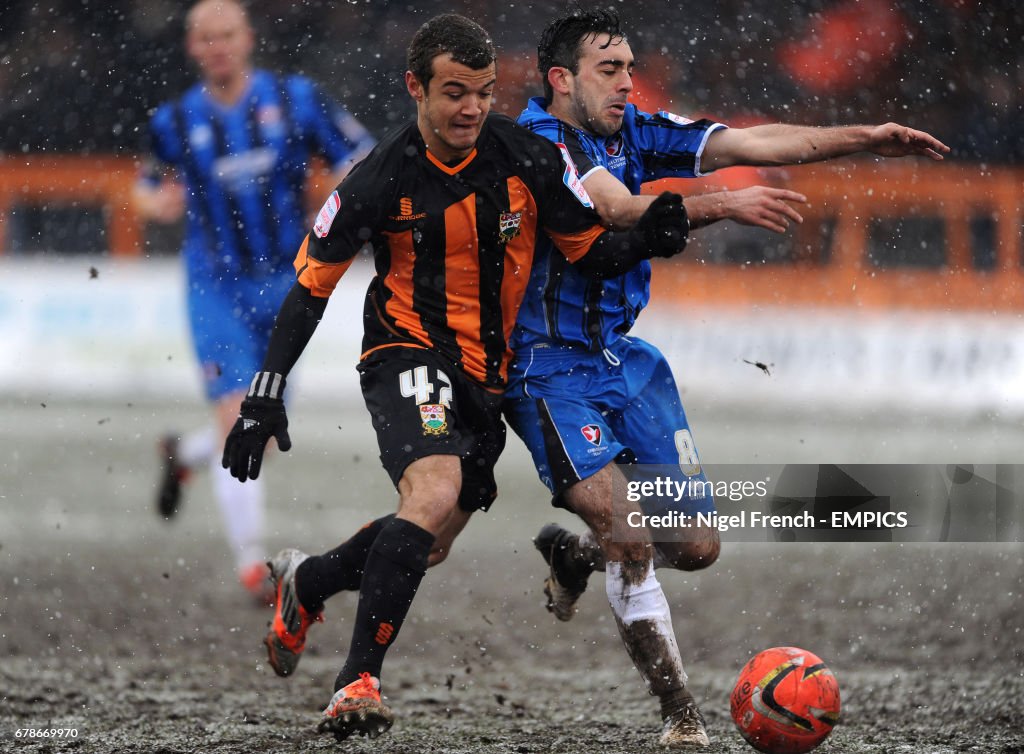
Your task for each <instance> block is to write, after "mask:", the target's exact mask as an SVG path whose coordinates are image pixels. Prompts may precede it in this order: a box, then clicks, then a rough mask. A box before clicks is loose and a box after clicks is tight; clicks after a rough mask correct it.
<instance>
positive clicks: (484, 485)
mask: <svg viewBox="0 0 1024 754" xmlns="http://www.w3.org/2000/svg"><path fill="white" fill-rule="evenodd" d="M358 369H359V384H360V386H361V387H362V390H363V400H364V401H366V409H367V411H369V412H370V418H371V420H372V421H373V428H374V430H376V432H377V444H378V445H379V447H380V461H381V463H382V464H383V465H384V468H385V470H386V471H387V472H388V474H390V475H391V481H392V482H393V483H394V484H395V486H396V487H397V486H398V481H399V480H400V479H401V478H402V474H404V473H405V469H406V467H408V465H409V464H410V463H412V462H413V461H416V460H419V459H420V458H426V457H428V456H437V455H454V456H459V457H460V458H461V459H462V487H461V491H460V493H459V507H460V508H462V509H463V510H465V511H475V510H487V509H488V508H489V507H490V506H491V503H492V502H494V498H495V497H496V496H497V494H498V486H497V484H496V483H495V481H494V464H495V463H497V461H498V456H500V455H501V451H502V450H504V448H505V424H504V423H503V422H502V420H501V401H502V396H501V395H500V394H495V393H491V392H488V391H487V390H485V389H484V388H483V387H481V386H480V385H479V384H477V383H476V382H474V381H472V380H471V379H469V378H468V377H466V375H465V374H464V373H463V372H462V370H461V369H459V368H458V367H457V366H455V365H453V364H451V363H450V362H449V361H448V360H446V359H442V358H440V357H438V356H437V355H436V354H434V353H432V352H431V351H427V350H426V349H422V348H405V347H401V346H397V347H391V348H382V349H380V350H379V351H377V352H376V353H373V354H371V355H370V356H369V357H368V358H367V359H366V360H365V361H362V362H361V363H360V364H359V366H358Z"/></svg>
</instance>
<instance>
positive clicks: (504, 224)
mask: <svg viewBox="0 0 1024 754" xmlns="http://www.w3.org/2000/svg"><path fill="white" fill-rule="evenodd" d="M522 221H523V213H522V212H502V213H501V215H500V216H499V217H498V243H508V242H509V241H511V240H512V239H513V238H515V237H516V236H518V235H519V224H520V223H521V222H522Z"/></svg>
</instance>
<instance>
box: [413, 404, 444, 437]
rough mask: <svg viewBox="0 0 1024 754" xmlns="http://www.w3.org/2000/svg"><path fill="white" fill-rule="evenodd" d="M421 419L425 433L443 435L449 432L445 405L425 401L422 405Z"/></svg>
mask: <svg viewBox="0 0 1024 754" xmlns="http://www.w3.org/2000/svg"><path fill="white" fill-rule="evenodd" d="M420 420H421V421H422V422H423V434H425V435H443V434H445V433H447V432H448V420H447V417H446V416H445V413H444V406H442V405H441V404H440V403H424V404H422V405H420Z"/></svg>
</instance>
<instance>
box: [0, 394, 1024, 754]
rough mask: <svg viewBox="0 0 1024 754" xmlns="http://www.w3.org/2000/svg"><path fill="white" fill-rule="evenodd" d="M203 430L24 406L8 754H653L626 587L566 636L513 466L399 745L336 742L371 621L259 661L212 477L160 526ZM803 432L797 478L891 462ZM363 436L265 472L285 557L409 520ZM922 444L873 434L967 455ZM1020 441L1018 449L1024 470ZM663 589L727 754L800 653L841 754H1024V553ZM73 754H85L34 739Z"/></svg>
mask: <svg viewBox="0 0 1024 754" xmlns="http://www.w3.org/2000/svg"><path fill="white" fill-rule="evenodd" d="M43 403H45V404H46V405H45V406H43V405H42V404H43ZM692 413H693V412H692V411H691V422H693V423H694V424H695V426H697V427H700V426H701V424H700V420H697V421H695V420H694V417H693V415H692ZM201 416H202V414H201V413H200V412H199V409H198V408H197V407H195V406H191V405H188V406H153V405H131V406H129V405H127V403H108V404H80V403H75V404H69V403H67V402H65V401H61V400H60V399H54V398H50V399H47V397H45V396H43V397H42V398H41V399H39V400H37V399H35V398H33V399H31V400H28V399H21V400H18V401H10V402H8V403H7V404H5V406H4V409H3V419H4V421H3V426H2V427H0V750H2V751H8V750H10V751H25V752H47V751H54V752H57V751H81V752H92V751H96V752H108V751H109V752H164V753H166V754H170V753H171V752H283V751H299V750H330V751H335V750H347V751H351V752H370V751H372V752H374V753H375V754H377V753H378V752H379V753H381V754H383V753H386V752H395V753H396V754H397V753H398V752H402V753H405V752H442V751H444V752H493V753H494V754H499V753H500V754H511V753H513V752H515V753H517V754H518V753H527V752H563V751H565V752H570V751H572V752H576V751H583V752H607V753H608V754H611V753H613V752H646V751H651V750H656V748H657V747H656V745H655V743H656V740H657V733H658V729H659V719H658V716H657V705H656V703H655V702H654V700H653V699H652V698H650V697H648V696H646V694H645V692H644V691H643V688H642V684H641V682H640V680H639V676H638V675H637V674H636V672H635V671H634V670H633V668H632V666H631V665H630V664H629V661H628V659H627V658H626V656H625V653H624V651H623V650H622V648H621V645H620V643H619V640H618V638H617V634H616V632H615V628H614V624H613V622H612V620H611V616H610V614H609V611H608V608H607V604H606V602H605V600H604V589H603V584H602V582H601V581H600V580H596V581H594V582H593V585H592V587H591V589H590V591H589V592H588V593H587V594H586V595H585V596H584V599H583V600H582V606H581V612H580V614H579V615H578V616H577V617H576V619H575V620H574V621H572V622H571V623H568V624H560V623H558V622H557V621H555V620H554V618H553V617H551V616H550V615H549V614H548V613H546V612H545V611H544V609H543V606H542V599H543V598H542V596H541V591H540V590H541V583H542V579H543V568H542V563H541V560H540V558H539V556H538V555H537V554H536V553H535V552H534V551H533V549H532V546H531V544H530V537H531V536H532V535H533V534H534V533H535V532H536V529H537V528H538V527H539V526H540V524H542V523H544V522H545V521H547V520H549V519H553V520H560V521H564V522H566V523H570V522H571V521H572V519H571V517H568V516H566V515H565V514H564V513H553V512H552V511H551V509H550V508H549V507H548V505H547V503H546V501H545V497H544V495H543V490H542V488H541V487H540V485H539V483H538V482H537V481H536V479H535V478H534V476H533V474H532V470H531V469H530V467H529V464H528V459H527V458H526V457H525V455H524V454H523V453H522V451H521V450H520V449H519V448H518V445H517V444H516V441H514V440H513V441H512V442H511V443H510V453H509V454H508V455H507V457H506V458H505V459H504V460H503V464H502V468H501V475H500V479H499V483H500V484H501V485H502V490H503V496H502V497H501V498H500V499H499V501H498V503H497V504H496V506H495V508H494V510H493V511H492V513H490V514H487V515H486V516H478V517H477V518H476V519H475V520H474V521H473V522H472V523H471V524H470V528H469V529H468V530H467V532H466V533H465V535H464V537H463V539H462V540H460V543H459V547H458V549H457V551H456V552H455V553H454V554H453V556H452V557H451V558H450V559H449V561H448V562H447V563H446V564H444V565H443V566H441V567H440V568H438V569H437V570H435V571H432V572H430V573H429V574H428V577H427V579H426V580H425V582H424V586H423V588H422V589H421V591H420V594H419V596H418V597H417V601H416V603H415V605H414V607H413V612H412V618H411V619H410V621H408V622H407V623H406V625H405V627H404V628H403V632H402V636H401V637H400V639H399V641H398V644H397V645H396V647H395V649H394V650H393V651H392V652H391V653H390V655H389V657H388V662H387V664H386V666H385V678H384V682H385V694H386V695H387V697H388V698H389V701H390V703H391V704H392V706H393V708H394V709H395V711H396V714H397V716H398V718H397V722H396V724H395V727H394V728H393V729H392V730H391V732H389V733H388V734H386V735H385V736H384V737H383V738H381V739H378V740H377V741H375V742H373V743H368V742H366V741H365V740H361V739H360V740H354V741H350V742H347V743H345V744H338V743H336V742H335V741H334V740H333V739H332V738H329V737H324V736H320V735H318V734H317V733H316V732H315V724H316V721H317V719H318V716H319V712H320V710H321V709H322V707H323V706H324V705H325V704H326V702H327V700H328V699H329V697H330V689H331V684H332V682H333V678H334V675H335V673H336V672H337V669H338V668H339V667H340V665H341V662H342V659H343V657H344V650H345V644H346V641H347V638H348V631H349V628H350V623H349V617H350V616H351V615H353V614H354V607H355V599H354V597H353V596H352V595H342V596H340V597H338V598H336V599H335V600H333V601H332V602H330V603H329V604H328V609H327V622H326V623H325V624H324V625H320V626H316V627H315V628H314V629H313V631H312V633H311V642H310V643H311V648H310V650H309V651H308V652H307V655H306V656H305V657H304V658H303V660H302V664H301V665H300V666H299V670H298V672H297V673H296V675H295V676H294V677H292V678H290V679H287V680H285V679H280V678H277V677H276V676H275V675H274V674H273V672H272V671H270V669H269V668H268V667H267V665H266V662H265V656H264V653H263V650H262V647H261V644H260V640H261V638H262V635H263V633H264V631H265V626H266V622H267V620H268V616H269V614H268V612H267V611H266V610H263V609H259V608H256V607H254V606H252V605H251V604H249V602H248V601H247V599H246V598H245V597H244V595H242V594H241V593H240V591H239V589H238V587H237V586H236V585H235V583H234V579H233V576H232V574H231V569H230V562H229V558H228V556H227V554H226V552H225V547H224V545H223V544H222V542H221V538H220V533H219V528H218V527H219V524H218V520H217V517H216V515H215V513H214V511H213V506H212V502H211V499H210V494H209V491H208V482H207V480H206V478H205V477H200V478H199V479H197V480H196V484H195V485H193V487H192V488H191V489H190V495H189V497H188V499H187V500H186V503H185V505H184V507H183V509H182V511H181V513H180V515H179V517H178V518H177V519H176V520H174V521H173V522H171V523H170V524H166V523H162V522H160V521H158V520H157V519H156V517H155V514H154V513H153V510H152V501H151V497H152V493H153V487H154V482H155V470H156V466H155V459H154V450H153V438H154V437H155V436H156V434H158V433H159V432H160V431H161V430H162V429H163V428H164V427H166V426H168V425H170V424H173V423H177V424H178V426H190V424H191V423H194V422H198V421H199V419H200V417H201ZM339 416H340V417H341V418H340V419H339V418H338V417H339ZM701 419H703V420H704V425H705V426H706V427H707V428H708V429H707V430H706V431H704V432H703V433H702V432H701V431H700V430H698V432H697V437H698V442H702V451H703V454H704V456H705V458H706V459H707V458H708V456H709V454H711V455H715V454H716V453H717V454H719V455H724V454H725V453H726V451H728V452H731V453H740V454H742V453H743V452H744V446H743V443H744V442H746V443H747V444H748V445H749V446H750V447H754V445H753V441H752V440H750V439H749V437H750V433H751V432H753V433H754V434H755V435H756V434H757V433H758V432H767V431H768V429H769V427H770V428H771V430H772V431H773V432H775V433H776V435H775V436H779V423H778V421H767V420H760V421H758V422H755V423H753V424H751V422H750V421H748V420H747V418H744V417H738V416H734V415H722V416H718V415H715V416H707V417H701ZM786 421H788V422H789V424H786V425H785V433H784V435H785V436H786V437H788V438H789V440H788V442H790V443H791V446H790V447H788V448H787V449H784V450H783V452H784V453H785V452H788V453H790V455H789V456H787V458H786V459H785V460H787V461H801V460H806V461H812V460H820V461H823V460H836V459H835V458H834V457H833V458H827V459H826V458H823V457H821V454H826V455H827V454H828V453H834V454H836V453H837V454H839V455H844V454H847V455H844V458H845V459H846V460H850V461H859V462H860V461H875V460H877V459H876V458H875V457H872V456H870V454H868V455H867V456H866V457H865V456H861V457H853V458H851V457H850V456H849V455H848V453H849V448H850V447H857V448H860V449H861V452H863V448H865V447H868V446H867V445H865V444H864V443H853V442H851V441H850V440H849V437H848V432H847V428H845V427H840V426H832V425H829V424H828V423H822V422H821V421H820V420H819V421H813V422H805V423H800V422H797V423H793V420H792V418H790V419H787V420H786ZM365 424H366V422H365V419H364V417H363V416H362V414H361V412H360V411H359V410H358V409H344V410H340V409H339V410H338V411H337V412H335V413H331V414H330V415H327V414H325V413H324V412H316V411H315V410H313V409H311V408H305V409H304V408H303V407H301V406H300V407H298V409H297V410H296V412H295V415H294V417H293V428H294V431H293V435H292V437H293V440H294V441H295V448H294V449H293V451H292V453H290V454H289V455H288V456H287V457H284V458H277V459H275V460H274V462H273V463H272V464H268V466H267V471H266V473H267V476H268V483H269V485H270V491H271V512H270V517H269V528H270V530H271V535H270V546H271V547H272V548H273V549H276V548H278V547H281V546H286V545H298V546H301V547H303V548H306V549H310V550H322V549H326V548H328V547H331V546H333V545H334V544H335V543H336V542H337V541H339V540H340V539H341V538H342V537H343V536H344V535H346V534H347V533H349V532H351V531H352V530H353V528H354V527H355V526H357V525H358V524H361V523H362V522H363V521H365V520H367V519H368V518H371V517H374V516H376V515H379V514H381V513H383V512H386V511H388V510H391V509H392V508H393V505H394V495H393V492H392V491H391V490H390V489H389V487H388V485H387V482H386V478H385V476H384V474H383V472H382V471H381V470H380V469H379V467H378V465H377V463H376V459H375V451H374V450H373V445H372V436H371V435H370V434H369V431H368V428H367V427H366V426H365ZM912 425H913V423H912V422H911V423H908V422H906V421H902V420H893V422H892V423H891V424H890V423H887V421H886V420H884V419H878V420H876V423H875V424H874V425H873V426H872V427H870V431H871V432H872V433H875V434H876V435H877V434H878V433H881V434H883V435H887V436H888V437H890V438H896V439H895V440H892V441H891V442H890V443H889V448H890V451H891V449H892V447H893V443H894V442H904V443H906V446H905V450H904V453H903V457H906V458H911V457H913V458H914V460H921V458H919V457H918V456H921V455H927V449H926V450H924V451H922V450H921V443H922V442H927V441H928V438H932V440H933V441H935V442H937V441H938V440H935V438H941V437H945V436H947V434H948V433H943V432H942V431H941V428H938V429H937V428H936V427H934V426H924V427H922V428H921V430H920V432H917V433H916V434H915V432H916V431H911V430H912ZM339 427H340V429H339ZM908 427H911V430H908ZM962 430H963V428H962V427H961V428H958V432H959V434H958V436H959V437H960V438H961V441H962V438H963V431H962ZM865 431H868V429H865ZM986 431H987V430H979V432H981V433H982V434H984V433H985V432H986ZM1007 431H1008V433H1009V434H1008V435H1007V436H1005V437H1002V438H1001V439H1000V444H1003V443H1004V441H1012V442H1014V443H1016V445H1015V447H1017V448H1020V447H1022V445H1021V444H1020V441H1021V440H1024V438H1022V437H1020V436H1019V433H1018V432H1017V431H1016V430H1007ZM737 436H740V437H742V438H748V439H741V440H740V441H739V442H738V443H737V442H736V437H737ZM797 440H799V442H797ZM829 442H832V443H833V444H832V445H829V444H828V443H829ZM979 442H980V441H979ZM844 443H849V445H846V444H844ZM778 447H779V446H778V445H776V448H777V449H778ZM973 447H979V446H978V445H974V446H973ZM946 450H949V449H948V448H947V449H942V448H940V449H938V450H937V451H935V452H940V453H941V452H944V451H946ZM801 453H802V454H803V456H802V457H801V456H800V454H801ZM813 454H818V455H817V456H813V457H812V455H813ZM761 460H774V459H767V458H764V457H763V456H762V458H761ZM935 460H939V459H935ZM942 460H947V461H962V460H966V459H964V458H962V457H956V458H950V457H946V458H945V459H942ZM660 578H661V580H662V583H663V584H664V586H665V589H666V593H667V594H668V595H669V598H670V602H671V603H672V606H673V615H674V620H675V625H676V630H677V634H678V637H679V643H680V646H681V647H682V650H683V654H684V659H685V662H686V665H687V669H688V671H689V673H690V676H691V688H692V690H693V692H694V694H695V695H696V696H697V697H698V699H699V700H700V702H701V707H702V709H703V711H704V714H705V716H706V717H707V719H708V723H709V733H710V735H711V737H712V739H713V743H712V749H711V750H712V751H719V752H748V751H752V750H751V749H750V748H749V747H748V746H747V745H746V744H745V743H744V742H743V741H742V739H741V738H740V737H739V735H738V733H737V732H736V730H735V728H734V727H733V724H732V721H731V719H730V718H729V712H728V692H729V690H730V688H731V686H732V684H733V682H734V680H735V676H736V674H737V672H738V670H739V668H740V666H741V665H742V664H743V662H744V661H745V660H746V659H747V658H748V657H749V656H751V655H752V654H754V653H755V652H757V651H759V650H760V649H764V648H767V647H771V646H776V645H797V646H803V647H805V648H807V649H810V650H812V651H814V652H816V653H817V654H819V655H820V656H821V657H822V658H824V659H825V661H826V662H827V663H828V664H829V665H830V667H831V668H832V669H833V671H834V672H835V674H836V676H837V678H838V680H839V683H840V686H841V690H842V698H843V709H842V723H841V725H839V726H838V727H837V728H836V730H835V732H834V733H833V735H832V737H831V738H830V739H829V740H828V741H827V742H826V743H825V744H824V745H823V746H822V748H821V751H824V752H858V753H863V754H866V753H868V752H872V753H874V752H878V753H881V752H886V753H888V752H937V753H938V752H941V753H943V754H945V753H946V752H960V751H975V752H1002V753H1003V754H1010V752H1019V751H1024V732H1022V731H1024V708H1022V706H1021V704H1020V700H1021V698H1022V697H1024V630H1022V629H1024V609H1022V602H1024V600H1022V597H1024V545H1020V544H1016V545H1013V544H988V545H978V544H974V545H965V544H915V545H909V544H907V545H898V544H860V545H853V544H847V545H836V544H832V545H812V544H735V545H733V546H731V547H727V548H726V550H725V551H724V552H723V555H722V557H721V559H720V560H719V562H718V563H717V564H716V565H715V566H713V567H712V568H711V569H710V570H708V571H707V572H703V573H700V574H680V573H673V572H661V573H660ZM50 728H60V729H66V730H71V729H73V730H74V731H76V732H77V736H76V737H75V738H64V739H39V738H35V739H30V738H24V737H18V736H17V735H16V734H17V731H18V730H22V731H24V730H27V729H50Z"/></svg>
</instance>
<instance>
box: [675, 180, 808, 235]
mask: <svg viewBox="0 0 1024 754" xmlns="http://www.w3.org/2000/svg"><path fill="white" fill-rule="evenodd" d="M806 203H807V197H806V196H804V195H803V194H798V193H797V192H795V191H789V190H787V189H780V188H772V187H770V186H750V187H749V188H745V189H740V190H739V191H718V192H714V193H710V194H700V195H698V196H688V197H686V199H685V200H684V204H685V205H686V212H687V215H688V217H689V218H690V228H691V229H693V228H701V227H704V226H705V225H710V224H711V223H715V222H718V221H719V220H733V221H735V222H738V223H740V224H742V225H753V226H755V227H758V228H766V229H768V230H771V231H774V232H776V233H784V232H785V231H786V228H788V227H789V224H790V223H791V222H793V223H802V222H803V221H804V219H803V217H802V216H801V215H800V213H799V212H797V211H796V210H795V209H794V208H793V207H792V206H791V205H792V204H806Z"/></svg>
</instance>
